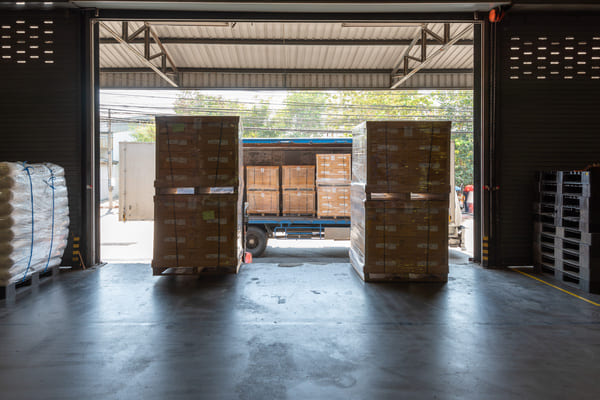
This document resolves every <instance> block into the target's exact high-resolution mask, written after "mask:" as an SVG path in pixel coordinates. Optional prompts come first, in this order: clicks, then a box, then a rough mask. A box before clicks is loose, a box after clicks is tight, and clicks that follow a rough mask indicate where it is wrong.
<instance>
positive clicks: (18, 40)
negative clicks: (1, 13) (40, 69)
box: [0, 16, 55, 65]
mask: <svg viewBox="0 0 600 400" xmlns="http://www.w3.org/2000/svg"><path fill="white" fill-rule="evenodd" d="M3 21H4V22H3V23H2V25H0V63H1V64H0V65H2V64H6V63H15V64H28V63H29V64H53V63H54V59H55V54H54V36H55V35H54V19H53V18H52V17H47V18H41V17H39V16H37V17H32V16H30V17H16V18H14V19H9V18H7V19H3Z"/></svg>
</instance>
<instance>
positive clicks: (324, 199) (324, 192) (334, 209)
mask: <svg viewBox="0 0 600 400" xmlns="http://www.w3.org/2000/svg"><path fill="white" fill-rule="evenodd" d="M317 215H318V216H319V217H349V216H350V185H346V186H317Z"/></svg>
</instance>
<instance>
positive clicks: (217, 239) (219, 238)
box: [206, 236, 227, 243]
mask: <svg viewBox="0 0 600 400" xmlns="http://www.w3.org/2000/svg"><path fill="white" fill-rule="evenodd" d="M206 240H207V241H208V242H221V243H224V242H227V236H207V237H206Z"/></svg>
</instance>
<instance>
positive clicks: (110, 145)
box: [107, 108, 113, 212]
mask: <svg viewBox="0 0 600 400" xmlns="http://www.w3.org/2000/svg"><path fill="white" fill-rule="evenodd" d="M107 147H108V151H107V153H108V210H109V212H112V209H113V184H112V170H113V133H112V120H111V115H110V108H109V109H108V146H107Z"/></svg>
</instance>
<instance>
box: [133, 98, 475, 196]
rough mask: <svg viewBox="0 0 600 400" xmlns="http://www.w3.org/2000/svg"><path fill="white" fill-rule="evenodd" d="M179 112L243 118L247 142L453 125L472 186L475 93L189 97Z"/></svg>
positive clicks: (464, 175)
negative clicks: (407, 123) (430, 123)
mask: <svg viewBox="0 0 600 400" xmlns="http://www.w3.org/2000/svg"><path fill="white" fill-rule="evenodd" d="M175 112H176V113H178V114H188V115H239V116H241V120H242V126H243V128H244V137H323V136H351V131H352V128H353V127H354V126H356V125H358V124H359V123H361V122H363V121H367V120H398V119H402V120H406V119H409V120H450V121H452V138H453V140H454V142H455V160H456V161H455V176H456V184H457V185H459V186H464V185H467V184H470V183H472V182H473V133H472V132H473V94H472V92H471V91H431V92H422V91H290V92H287V94H286V97H285V99H284V100H283V101H282V103H281V104H271V103H270V102H269V100H267V99H265V98H259V96H255V97H254V99H253V100H246V101H240V100H235V99H228V98H227V97H226V96H225V95H222V96H211V95H206V94H202V93H200V92H190V91H188V92H184V93H183V94H182V95H181V96H180V97H179V98H178V99H177V101H176V103H175ZM141 137H144V135H141Z"/></svg>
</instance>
